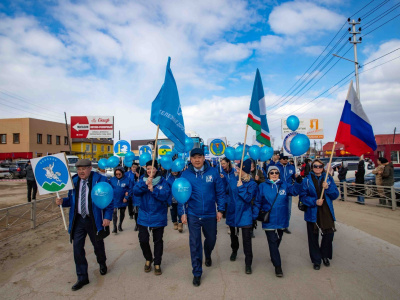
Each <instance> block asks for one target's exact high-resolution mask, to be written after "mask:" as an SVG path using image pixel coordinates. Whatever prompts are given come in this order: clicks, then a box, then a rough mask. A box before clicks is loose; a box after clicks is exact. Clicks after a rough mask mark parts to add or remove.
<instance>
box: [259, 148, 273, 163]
mask: <svg viewBox="0 0 400 300" xmlns="http://www.w3.org/2000/svg"><path fill="white" fill-rule="evenodd" d="M272 155H274V149H273V148H272V147H268V146H264V147H261V151H260V161H267V160H268V159H270V158H271V157H272Z"/></svg>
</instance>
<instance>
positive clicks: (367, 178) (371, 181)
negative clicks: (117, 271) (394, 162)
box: [346, 167, 400, 197]
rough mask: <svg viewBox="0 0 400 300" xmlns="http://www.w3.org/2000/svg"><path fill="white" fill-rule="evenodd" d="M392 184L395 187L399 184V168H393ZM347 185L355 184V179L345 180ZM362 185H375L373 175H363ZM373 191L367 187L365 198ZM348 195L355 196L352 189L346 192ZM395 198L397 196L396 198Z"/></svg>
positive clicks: (370, 187)
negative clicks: (393, 183)
mask: <svg viewBox="0 0 400 300" xmlns="http://www.w3.org/2000/svg"><path fill="white" fill-rule="evenodd" d="M393 175H394V182H395V187H396V186H398V184H397V185H396V183H398V182H400V168H399V167H395V168H394V174H393ZM346 182H347V183H354V182H356V179H355V178H354V177H351V178H347V179H346ZM364 184H366V185H376V182H375V174H372V173H369V174H367V175H365V177H364ZM374 191H375V188H374V187H373V186H368V187H366V188H365V195H367V196H371V195H372V194H373V193H374ZM348 195H349V196H357V194H356V193H355V192H354V189H351V191H350V190H349V191H348ZM396 197H397V196H396Z"/></svg>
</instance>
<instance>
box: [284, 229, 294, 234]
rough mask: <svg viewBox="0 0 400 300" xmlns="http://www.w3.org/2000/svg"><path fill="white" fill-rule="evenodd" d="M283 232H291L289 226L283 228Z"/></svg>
mask: <svg viewBox="0 0 400 300" xmlns="http://www.w3.org/2000/svg"><path fill="white" fill-rule="evenodd" d="M283 232H284V233H287V234H291V233H292V232H291V231H290V230H289V228H285V229H284V230H283Z"/></svg>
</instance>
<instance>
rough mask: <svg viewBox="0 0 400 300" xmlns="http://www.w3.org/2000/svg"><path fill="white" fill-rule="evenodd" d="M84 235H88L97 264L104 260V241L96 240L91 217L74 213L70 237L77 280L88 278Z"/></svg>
mask: <svg viewBox="0 0 400 300" xmlns="http://www.w3.org/2000/svg"><path fill="white" fill-rule="evenodd" d="M86 235H89V238H90V241H91V242H92V245H93V247H94V254H96V258H97V262H98V263H99V264H101V263H105V262H106V250H105V248H104V241H103V240H96V233H95V232H94V229H93V223H92V219H91V218H90V217H86V218H82V217H81V215H79V214H78V215H76V217H75V225H74V228H73V236H72V239H73V248H74V260H75V266H76V274H77V275H78V280H84V279H88V278H89V277H88V262H87V260H86V252H85V240H86Z"/></svg>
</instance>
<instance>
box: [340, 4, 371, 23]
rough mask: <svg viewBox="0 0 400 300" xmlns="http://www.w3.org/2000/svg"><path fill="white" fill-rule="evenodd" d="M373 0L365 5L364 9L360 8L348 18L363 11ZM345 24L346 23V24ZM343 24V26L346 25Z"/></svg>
mask: <svg viewBox="0 0 400 300" xmlns="http://www.w3.org/2000/svg"><path fill="white" fill-rule="evenodd" d="M374 1H375V0H372V1H370V2H369V3H367V4H366V5H365V6H364V7H362V8H361V9H360V10H358V11H356V12H355V13H354V14H352V15H351V16H350V18H352V17H354V16H355V15H356V14H358V13H359V12H361V11H363V10H364V9H365V8H366V7H367V6H369V5H370V4H371V3H372V2H374ZM346 23H347V22H346ZM346 23H345V24H346Z"/></svg>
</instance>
